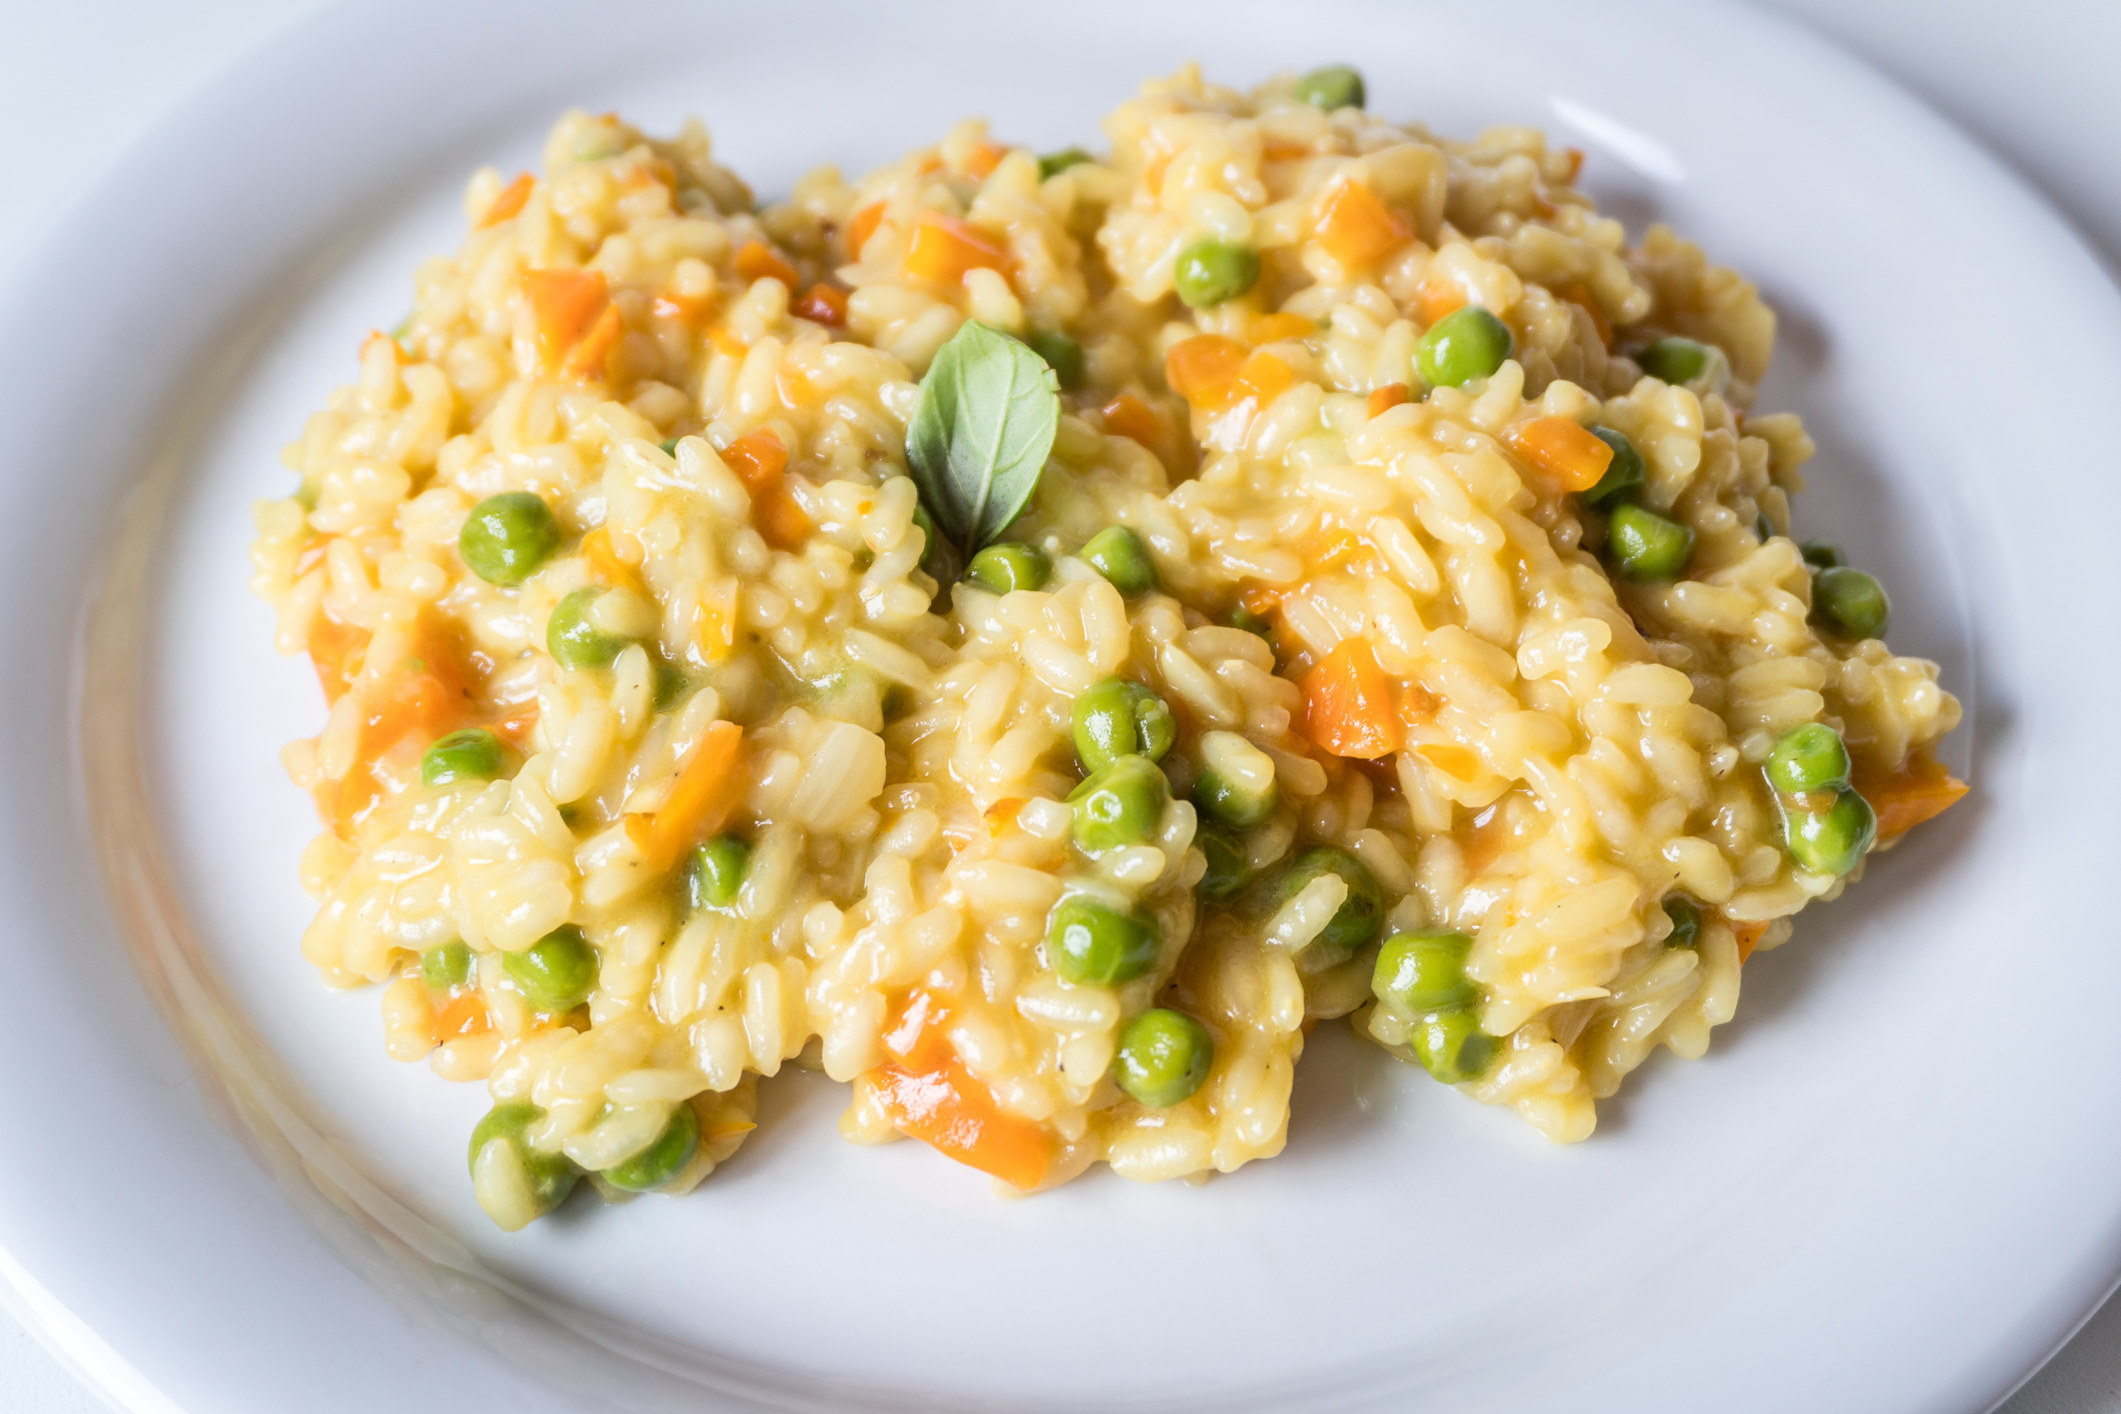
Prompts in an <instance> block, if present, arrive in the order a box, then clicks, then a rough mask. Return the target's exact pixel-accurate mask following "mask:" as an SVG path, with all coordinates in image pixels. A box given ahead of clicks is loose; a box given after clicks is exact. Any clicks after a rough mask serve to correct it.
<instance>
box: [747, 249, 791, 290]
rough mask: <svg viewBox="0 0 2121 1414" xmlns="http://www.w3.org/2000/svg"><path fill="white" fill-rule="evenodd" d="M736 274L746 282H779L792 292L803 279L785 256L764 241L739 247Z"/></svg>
mask: <svg viewBox="0 0 2121 1414" xmlns="http://www.w3.org/2000/svg"><path fill="white" fill-rule="evenodd" d="M736 273H737V274H739V275H741V276H743V277H744V278H745V279H746V280H778V281H780V282H781V283H782V284H783V285H786V286H787V287H788V288H789V289H791V290H792V289H794V288H795V287H796V286H797V285H799V284H801V283H802V279H803V277H802V276H801V275H798V274H796V272H795V267H794V266H793V265H790V264H789V263H788V260H787V258H786V257H785V256H783V255H782V254H781V253H780V252H779V251H777V250H775V249H774V248H773V247H772V246H770V245H767V244H766V243H765V242H764V241H745V242H744V243H743V244H742V245H741V246H738V247H737V252H736Z"/></svg>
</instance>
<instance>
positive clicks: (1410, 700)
mask: <svg viewBox="0 0 2121 1414" xmlns="http://www.w3.org/2000/svg"><path fill="white" fill-rule="evenodd" d="M1442 710H1443V699H1442V698H1441V697H1438V696H1437V695H1436V694H1435V693H1433V692H1431V691H1429V689H1428V688H1427V687H1426V686H1424V685H1423V684H1421V683H1418V682H1409V683H1402V684H1400V688H1399V719H1400V720H1401V721H1402V722H1427V721H1432V720H1434V719H1435V716H1436V714H1437V713H1438V712H1441V711H1442Z"/></svg>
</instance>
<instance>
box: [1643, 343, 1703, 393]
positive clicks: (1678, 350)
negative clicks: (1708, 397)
mask: <svg viewBox="0 0 2121 1414" xmlns="http://www.w3.org/2000/svg"><path fill="white" fill-rule="evenodd" d="M1635 362H1636V363H1637V364H1638V365H1640V366H1641V368H1642V371H1643V372H1644V373H1647V374H1649V375H1650V377H1652V378H1656V379H1659V380H1661V381H1663V382H1666V383H1670V384H1672V385H1673V386H1674V387H1684V386H1686V385H1687V384H1689V383H1693V382H1695V381H1697V380H1698V379H1700V378H1702V377H1703V376H1705V375H1711V376H1713V375H1715V374H1716V373H1718V372H1720V370H1721V369H1722V367H1723V363H1724V359H1723V350H1721V349H1719V348H1717V347H1716V346H1715V345H1714V344H1704V343H1702V342H1700V341H1699V340H1696V339H1681V338H1676V337H1675V338H1669V339H1659V340H1658V341H1657V342H1656V343H1654V344H1651V345H1650V346H1649V347H1648V348H1646V349H1643V350H1641V351H1639V352H1638V353H1637V354H1636V355H1635Z"/></svg>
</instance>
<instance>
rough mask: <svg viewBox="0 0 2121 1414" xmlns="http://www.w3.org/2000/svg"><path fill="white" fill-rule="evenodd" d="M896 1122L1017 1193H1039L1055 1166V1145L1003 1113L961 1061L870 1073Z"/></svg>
mask: <svg viewBox="0 0 2121 1414" xmlns="http://www.w3.org/2000/svg"><path fill="white" fill-rule="evenodd" d="M869 1080H870V1083H871V1084H872V1085H874V1086H875V1087H876V1096H877V1099H878V1100H879V1102H881V1104H882V1105H883V1108H884V1112H885V1113H886V1114H889V1115H890V1116H891V1120H892V1123H894V1124H896V1125H897V1126H898V1127H899V1129H900V1130H901V1131H902V1132H903V1133H906V1134H909V1135H911V1136H912V1137H914V1138H915V1139H919V1140H921V1141H923V1142H924V1143H927V1144H929V1145H931V1146H932V1147H934V1148H935V1149H937V1150H939V1151H940V1152H942V1153H943V1154H944V1155H946V1156H947V1157H949V1158H953V1159H955V1160H957V1161H958V1162H959V1163H961V1164H966V1165H969V1166H970V1167H972V1168H976V1169H978V1170H979V1171H980V1172H981V1173H986V1174H992V1175H993V1176H994V1177H996V1178H998V1179H1001V1180H1002V1181H1003V1182H1004V1183H1008V1184H1011V1185H1013V1186H1015V1187H1017V1188H1022V1189H1031V1188H1036V1187H1038V1185H1039V1184H1040V1183H1041V1182H1042V1181H1044V1179H1045V1177H1046V1169H1047V1167H1048V1166H1049V1165H1050V1164H1051V1163H1052V1161H1053V1141H1052V1140H1051V1139H1050V1138H1049V1137H1048V1136H1047V1134H1046V1131H1045V1129H1044V1128H1043V1127H1042V1126H1040V1125H1036V1124H1033V1123H1032V1122H1031V1121H1029V1120H1027V1119H1022V1118H1019V1117H1017V1116H1015V1115H1010V1114H1004V1113H1003V1112H1002V1110H1001V1108H1000V1107H999V1106H997V1105H996V1104H995V1103H994V1100H993V1097H992V1096H990V1095H989V1094H988V1093H987V1091H986V1088H985V1087H984V1086H982V1085H981V1084H980V1083H979V1081H978V1080H976V1079H974V1078H973V1077H972V1075H971V1074H970V1073H968V1072H967V1071H966V1070H965V1068H964V1066H963V1065H961V1064H959V1063H958V1062H956V1061H954V1060H952V1061H946V1062H944V1063H943V1064H942V1065H940V1066H938V1067H936V1068H935V1069H933V1070H929V1071H924V1072H914V1071H908V1070H902V1069H900V1068H899V1067H898V1066H895V1065H886V1066H879V1067H878V1068H877V1069H875V1070H872V1071H870V1072H869Z"/></svg>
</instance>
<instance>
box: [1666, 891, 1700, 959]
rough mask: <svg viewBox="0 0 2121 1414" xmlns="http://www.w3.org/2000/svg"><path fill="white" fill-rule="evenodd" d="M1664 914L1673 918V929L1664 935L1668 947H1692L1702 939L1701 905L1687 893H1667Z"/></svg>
mask: <svg viewBox="0 0 2121 1414" xmlns="http://www.w3.org/2000/svg"><path fill="white" fill-rule="evenodd" d="M1664 916H1665V917H1667V918H1669V919H1671V920H1672V931H1671V932H1669V933H1667V934H1665V935H1664V945H1665V946H1666V947H1668V948H1690V947H1692V946H1694V944H1696V943H1698V942H1700V941H1701V906H1700V905H1699V904H1697V903H1695V902H1694V901H1693V900H1692V899H1690V898H1688V897H1687V896H1686V895H1685V894H1666V895H1665V898H1664Z"/></svg>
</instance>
